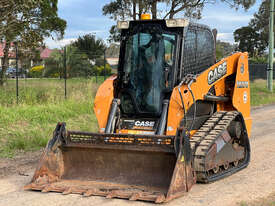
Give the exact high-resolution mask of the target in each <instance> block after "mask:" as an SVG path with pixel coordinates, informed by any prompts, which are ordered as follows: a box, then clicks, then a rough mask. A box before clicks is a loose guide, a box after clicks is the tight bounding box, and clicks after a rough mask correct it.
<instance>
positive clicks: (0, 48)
mask: <svg viewBox="0 0 275 206" xmlns="http://www.w3.org/2000/svg"><path fill="white" fill-rule="evenodd" d="M11 46H12V47H13V46H14V44H13V43H12V44H11ZM4 48H5V42H3V43H1V42H0V58H2V57H3V56H4ZM52 51H53V50H52V49H49V48H45V49H41V50H40V58H41V59H47V58H49V57H50V55H51V53H52ZM9 58H15V51H14V49H13V50H10V51H9Z"/></svg>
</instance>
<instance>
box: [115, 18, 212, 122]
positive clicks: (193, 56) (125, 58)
mask: <svg viewBox="0 0 275 206" xmlns="http://www.w3.org/2000/svg"><path fill="white" fill-rule="evenodd" d="M118 28H119V29H121V48H120V59H119V66H118V79H117V80H118V81H117V85H116V87H115V88H117V89H115V98H118V99H120V110H121V113H122V116H124V117H127V118H132V119H140V118H147V117H148V118H152V117H153V118H154V119H159V118H160V116H161V114H162V113H163V112H164V111H163V102H164V100H165V99H170V96H171V93H172V90H173V88H174V87H175V86H176V85H177V84H178V83H179V82H180V80H181V79H182V77H183V76H185V75H186V74H190V73H191V74H198V73H201V72H202V71H204V70H206V69H208V68H209V66H211V65H213V64H214V63H215V41H214V35H213V33H212V31H211V30H210V29H209V28H208V27H206V26H203V25H199V24H193V23H190V22H189V21H188V20H186V19H169V20H140V21H122V22H118Z"/></svg>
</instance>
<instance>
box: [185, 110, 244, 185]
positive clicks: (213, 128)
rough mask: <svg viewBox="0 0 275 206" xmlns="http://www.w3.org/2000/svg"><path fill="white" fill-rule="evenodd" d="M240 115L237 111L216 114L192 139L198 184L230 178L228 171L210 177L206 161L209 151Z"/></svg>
mask: <svg viewBox="0 0 275 206" xmlns="http://www.w3.org/2000/svg"><path fill="white" fill-rule="evenodd" d="M238 114H239V112H237V111H230V112H225V111H220V112H216V113H215V114H213V115H212V116H211V118H209V119H208V120H207V121H206V122H205V123H204V124H203V126H202V127H201V128H200V129H199V130H198V131H197V132H196V133H195V135H194V136H193V137H192V138H191V140H190V145H191V149H192V151H193V157H194V167H195V171H196V174H197V181H198V182H203V183H208V182H211V181H215V180H218V179H221V178H223V177H225V176H228V174H226V173H227V172H226V171H222V172H220V173H218V174H215V177H214V176H213V178H212V177H211V176H209V173H208V171H206V169H205V159H206V155H207V153H208V151H209V149H210V148H211V146H212V145H213V144H214V143H215V140H216V139H217V138H218V137H219V136H220V134H221V133H222V132H223V131H224V130H226V129H227V127H228V126H229V124H230V122H231V121H232V120H234V119H235V118H236V116H238ZM232 169H233V168H230V170H231V171H233V170H232ZM228 170H229V169H228ZM231 173H232V172H231Z"/></svg>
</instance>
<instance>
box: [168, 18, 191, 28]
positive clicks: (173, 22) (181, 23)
mask: <svg viewBox="0 0 275 206" xmlns="http://www.w3.org/2000/svg"><path fill="white" fill-rule="evenodd" d="M165 21H166V26H167V27H186V26H188V24H189V21H188V20H187V19H166V20H165Z"/></svg>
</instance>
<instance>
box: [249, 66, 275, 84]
mask: <svg viewBox="0 0 275 206" xmlns="http://www.w3.org/2000/svg"><path fill="white" fill-rule="evenodd" d="M274 66H275V65H274ZM274 66H273V68H275V67H274ZM267 68H268V64H249V78H250V80H251V81H253V80H255V79H266V77H267ZM273 79H275V72H273Z"/></svg>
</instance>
